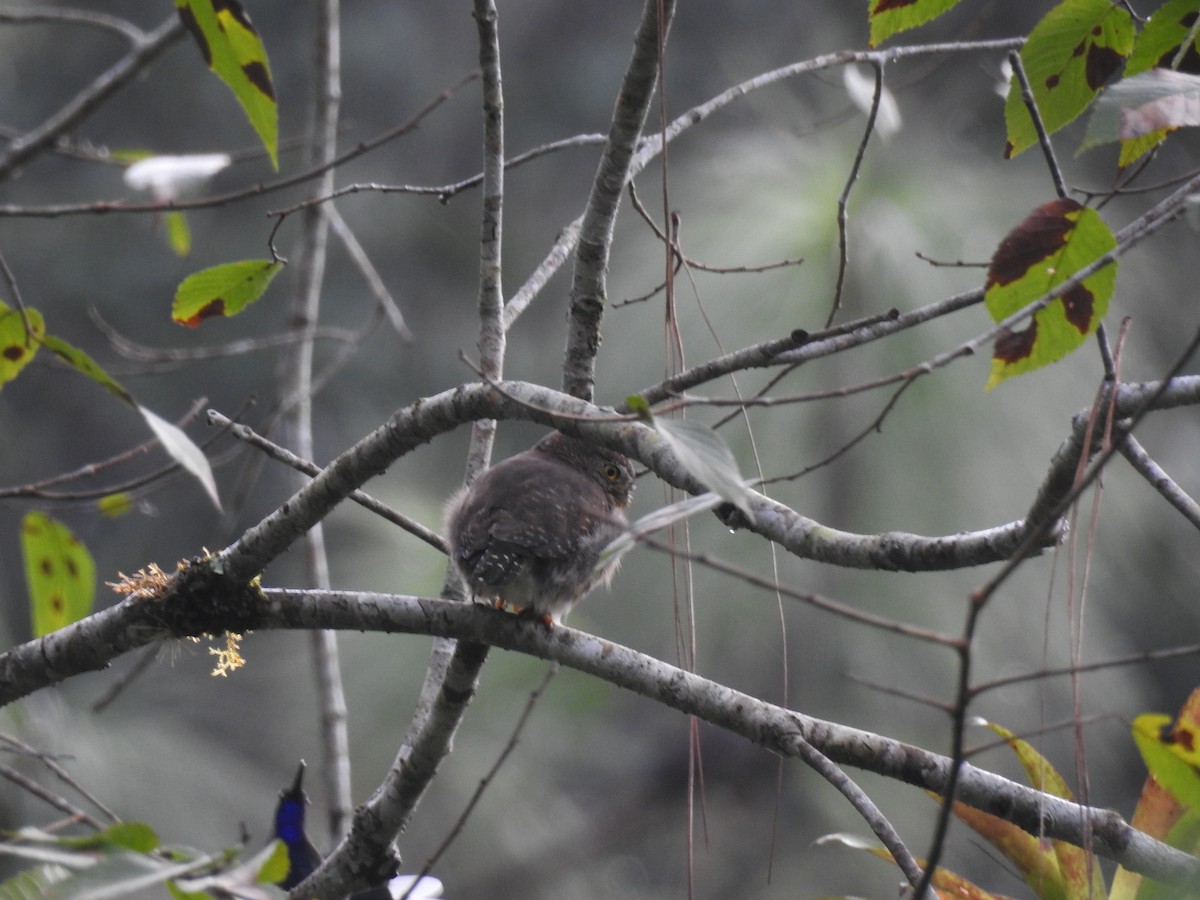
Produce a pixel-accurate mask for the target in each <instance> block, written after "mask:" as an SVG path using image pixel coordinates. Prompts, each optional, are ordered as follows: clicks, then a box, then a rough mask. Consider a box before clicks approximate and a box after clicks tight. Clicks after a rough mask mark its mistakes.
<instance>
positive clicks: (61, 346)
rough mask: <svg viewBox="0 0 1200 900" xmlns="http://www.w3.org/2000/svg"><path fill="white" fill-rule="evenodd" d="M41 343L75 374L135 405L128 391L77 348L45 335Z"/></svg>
mask: <svg viewBox="0 0 1200 900" xmlns="http://www.w3.org/2000/svg"><path fill="white" fill-rule="evenodd" d="M42 343H43V344H45V345H46V349H47V350H49V351H50V352H51V353H53V354H54V355H55V356H57V357H58V358H59V359H61V360H62V361H63V362H65V363H66V364H67V365H68V366H70V367H71V368H72V369H74V370H75V371H76V372H78V373H80V374H81V375H86V376H87V377H88V378H90V379H92V381H95V382H96V383H97V384H99V385H100V386H101V387H102V388H104V389H105V390H106V391H108V392H110V393H112V394H114V395H116V396H117V397H119V398H120V399H122V400H124V401H125V402H126V403H128V404H129V405H130V406H136V405H137V403H136V402H135V401H134V399H133V395H132V394H131V393H129V391H127V390H125V388H124V387H122V385H121V383H120V382H119V381H117V380H116V379H115V378H113V377H112V376H111V375H109V374H108V373H107V372H105V371H104V369H103V368H101V367H100V365H99V364H98V363H97V362H96V361H95V360H94V359H92V358H91V357H90V356H88V355H87V354H86V353H84V352H83V351H82V350H80V349H79V348H77V347H73V346H71V345H70V344H68V343H67V342H66V341H64V340H63V339H62V338H58V337H55V336H54V335H52V334H48V335H46V336H45V337H44V338H43V339H42Z"/></svg>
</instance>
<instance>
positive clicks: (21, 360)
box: [0, 300, 46, 385]
mask: <svg viewBox="0 0 1200 900" xmlns="http://www.w3.org/2000/svg"><path fill="white" fill-rule="evenodd" d="M45 334H46V323H45V321H44V320H43V319H42V314H41V313H40V312H38V311H37V310H36V309H26V310H25V318H22V316H21V311H20V310H19V309H9V307H8V305H7V304H5V303H4V301H3V300H0V385H3V384H5V383H6V382H9V381H12V380H13V379H14V378H16V377H17V376H18V375H19V374H21V370H22V369H24V368H25V367H26V366H27V365H29V361H30V360H31V359H33V355H34V354H35V353H37V350H38V347H39V346H41V341H42V337H43V336H44V335H45Z"/></svg>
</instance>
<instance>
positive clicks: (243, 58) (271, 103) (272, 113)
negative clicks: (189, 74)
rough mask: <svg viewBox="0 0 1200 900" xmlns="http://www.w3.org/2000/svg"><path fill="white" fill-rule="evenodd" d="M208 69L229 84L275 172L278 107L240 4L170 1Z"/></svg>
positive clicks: (234, 0)
mask: <svg viewBox="0 0 1200 900" xmlns="http://www.w3.org/2000/svg"><path fill="white" fill-rule="evenodd" d="M175 6H176V7H178V9H179V18H180V19H181V20H182V21H183V24H184V25H186V26H187V29H188V31H190V32H191V34H192V37H193V38H195V40H196V43H197V44H198V45H199V46H200V52H201V53H203V54H204V61H205V62H206V63H208V66H209V68H210V69H212V70H213V72H214V73H215V74H216V75H217V77H218V78H220V79H221V80H222V81H224V82H225V83H226V84H227V85H229V87H230V89H231V90H232V91H233V93H234V96H236V97H237V99H238V102H239V103H240V104H241V105H242V109H243V110H245V112H246V117H247V118H248V119H249V120H250V124H251V125H253V126H254V130H255V131H256V132H258V137H259V139H260V140H261V141H262V142H263V146H264V147H265V148H266V150H267V154H268V155H269V156H270V157H271V164H272V165H273V166H274V167H275V168H276V169H278V168H279V108H278V105H277V104H276V102H275V87H274V85H273V84H272V83H271V67H270V65H269V63H268V62H267V50H266V48H265V47H264V46H263V42H262V39H261V38H260V37H259V36H258V32H257V31H255V29H254V25H253V24H251V22H250V17H249V16H248V15H246V10H245V9H243V8H242V4H241V2H240V0H175Z"/></svg>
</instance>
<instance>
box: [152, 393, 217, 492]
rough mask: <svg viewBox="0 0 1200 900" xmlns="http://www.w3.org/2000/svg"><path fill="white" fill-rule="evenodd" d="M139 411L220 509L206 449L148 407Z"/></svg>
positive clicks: (175, 458) (167, 448)
mask: <svg viewBox="0 0 1200 900" xmlns="http://www.w3.org/2000/svg"><path fill="white" fill-rule="evenodd" d="M138 412H140V413H141V414H142V418H143V419H145V420H146V424H147V425H149V426H150V430H151V431H153V432H154V435H155V437H157V438H158V440H159V443H161V444H162V446H163V449H164V450H166V451H167V453H169V454H170V455H171V458H172V459H174V460H175V461H176V462H177V463H179V464H180V465H181V466H183V467H184V468H185V469H187V471H189V472H191V473H192V474H193V475H195V476H196V478H197V479H198V480H199V481H200V483H201V484H202V485H204V490H205V492H206V493H207V494H208V496H209V498H210V499H211V500H212V502H213V505H214V506H215V507H216V508H217V509H220V508H221V498H220V496H219V495H218V494H217V482H216V479H214V478H213V473H212V466H210V465H209V464H208V457H207V456H205V455H204V451H203V450H201V449H200V448H199V447H197V446H196V444H195V443H194V442H193V441H192V439H191V438H190V437H188V436H187V435H186V434H184V433H183V429H181V428H179V427H177V426H175V425H172V424H171V423H170V422H168V421H167V420H166V419H163V418H161V417H160V416H157V415H155V414H154V413H152V412H150V410H148V409H146V407H144V406H140V405H139V406H138Z"/></svg>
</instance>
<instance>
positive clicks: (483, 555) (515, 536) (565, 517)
mask: <svg viewBox="0 0 1200 900" xmlns="http://www.w3.org/2000/svg"><path fill="white" fill-rule="evenodd" d="M633 488H634V484H633V467H632V466H631V465H630V463H629V459H628V458H627V457H625V456H624V455H623V454H621V453H617V452H616V451H614V450H609V449H607V448H605V447H598V446H594V445H592V444H588V443H586V442H584V441H581V440H578V439H576V438H573V437H569V436H567V435H565V434H563V433H562V432H560V431H554V432H551V433H550V434H548V435H546V436H545V437H544V438H542V439H541V440H540V441H538V442H537V443H536V444H534V445H533V447H531V448H530V449H528V450H526V451H525V452H524V453H518V454H517V455H516V456H513V457H510V458H509V459H506V460H504V461H503V462H501V463H498V464H497V465H495V466H493V467H492V468H491V469H489V470H488V471H486V472H484V473H483V474H482V475H480V476H479V477H478V478H476V479H475V480H474V481H473V482H472V483H471V485H470V486H469V487H467V488H465V489H464V490H462V491H460V492H459V493H458V494H456V495H455V496H454V497H453V498H451V500H450V502H449V503H447V504H446V540H447V542H448V544H449V547H450V559H451V561H452V562H453V563H454V565H455V566H456V567H457V569H458V571H459V573H460V574H461V575H462V578H463V582H464V583H465V584H466V586H467V589H468V591H470V592H471V594H473V595H474V597H476V598H477V599H487V600H502V601H503V602H504V603H506V604H508V605H509V606H513V607H518V608H520V609H521V610H523V611H524V612H526V613H527V614H530V615H534V616H537V617H539V618H541V619H543V620H544V621H545V622H546V624H547V625H549V624H551V623H552V622H561V621H562V619H563V617H564V616H566V614H567V613H568V612H570V610H571V607H573V606H574V605H575V604H576V603H578V602H579V601H580V600H582V599H583V597H584V596H585V595H586V594H587V593H588V592H589V591H590V590H591V589H592V588H594V587H595V586H596V585H597V584H599V583H600V582H602V581H603V582H605V583H607V582H608V580H609V579H610V578H611V577H612V574H613V572H614V571H615V570H616V563H615V562H614V563H611V564H609V565H607V566H604V567H602V568H600V569H597V567H596V564H597V562H598V561H599V559H600V553H601V551H603V550H604V548H605V547H607V546H608V544H609V542H611V541H612V540H613V539H614V538H615V537H617V536H618V535H619V534H620V533H621V532H622V531H623V530H624V528H625V524H626V520H625V514H624V513H623V512H622V510H623V509H624V508H625V507H626V506H628V505H629V500H630V498H631V497H632V496H633Z"/></svg>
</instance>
